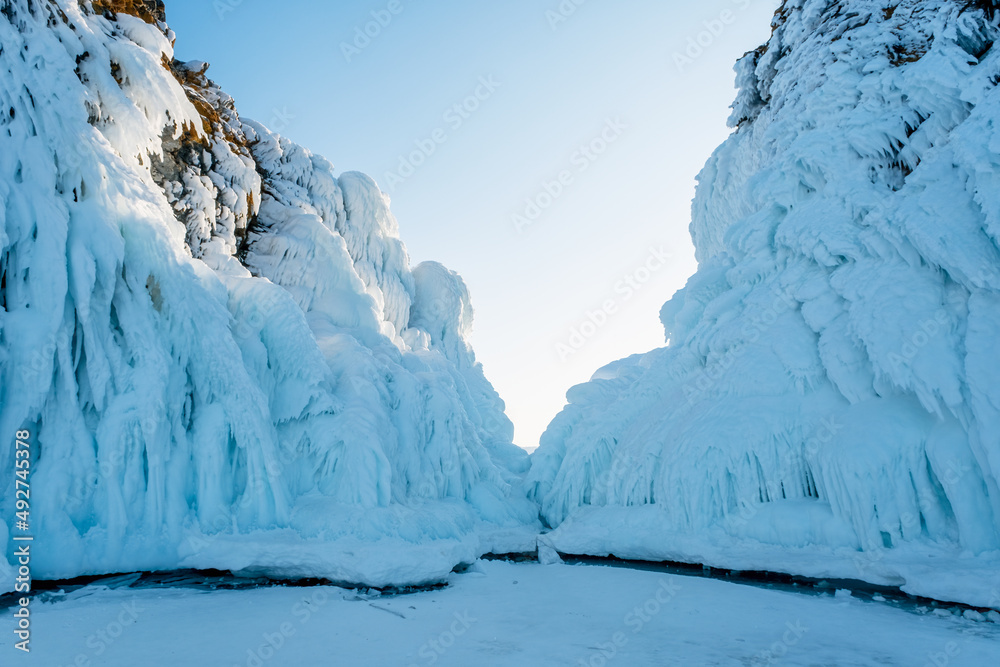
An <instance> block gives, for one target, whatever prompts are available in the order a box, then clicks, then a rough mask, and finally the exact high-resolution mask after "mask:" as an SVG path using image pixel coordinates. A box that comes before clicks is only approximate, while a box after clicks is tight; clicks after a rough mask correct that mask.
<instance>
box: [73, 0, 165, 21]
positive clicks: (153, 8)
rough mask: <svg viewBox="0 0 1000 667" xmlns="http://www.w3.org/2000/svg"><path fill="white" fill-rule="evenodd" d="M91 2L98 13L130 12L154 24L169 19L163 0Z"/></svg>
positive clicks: (95, 0) (107, 0) (100, 0)
mask: <svg viewBox="0 0 1000 667" xmlns="http://www.w3.org/2000/svg"><path fill="white" fill-rule="evenodd" d="M80 4H84V0H81V3H80ZM91 4H92V6H93V9H94V11H95V12H96V13H98V14H102V13H105V12H111V13H112V14H130V15H132V16H138V17H139V18H141V19H142V20H143V21H145V22H146V23H152V24H153V25H156V24H157V23H165V22H166V20H167V12H166V8H165V7H164V5H163V0H93V1H92V3H91Z"/></svg>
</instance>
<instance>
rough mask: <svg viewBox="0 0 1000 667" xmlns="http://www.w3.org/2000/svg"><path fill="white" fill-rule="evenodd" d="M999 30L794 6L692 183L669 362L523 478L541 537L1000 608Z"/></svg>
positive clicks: (753, 59)
mask: <svg viewBox="0 0 1000 667" xmlns="http://www.w3.org/2000/svg"><path fill="white" fill-rule="evenodd" d="M998 25H1000V12H998V11H997V8H996V3H993V2H958V1H947V0H920V1H918V0H901V1H899V2H882V1H878V2H876V1H874V0H841V1H835V2H831V1H829V0H788V1H786V2H785V3H784V4H783V6H782V7H781V8H780V9H779V11H778V13H777V14H776V16H775V20H774V24H773V27H774V31H773V35H772V37H771V39H770V41H769V42H768V43H767V44H766V45H765V46H762V47H761V48H760V49H758V50H756V51H754V52H751V53H748V54H747V55H746V56H745V57H744V58H743V59H742V60H741V61H740V62H739V63H738V65H737V67H736V72H737V85H738V88H739V94H738V97H737V99H736V102H735V104H734V106H733V114H732V117H731V121H730V123H731V126H732V127H734V128H735V131H734V132H733V134H732V135H731V137H730V138H729V139H728V140H727V141H726V142H725V143H724V144H723V145H722V146H721V147H720V148H719V149H718V150H717V151H716V152H715V154H714V155H713V156H712V158H711V159H710V160H709V162H708V164H707V165H706V166H705V168H704V170H703V171H702V173H701V175H700V176H699V187H698V192H697V196H696V198H695V201H694V204H693V220H692V223H691V234H692V237H693V240H694V242H695V246H696V248H697V258H698V261H699V270H698V272H697V273H696V275H695V276H694V277H693V278H691V280H690V282H689V283H688V285H687V286H686V288H685V289H683V290H681V291H680V292H679V293H678V294H677V295H676V296H675V297H674V298H673V299H672V300H671V301H670V302H668V303H667V304H666V305H665V306H664V307H663V310H662V312H661V320H662V322H663V325H664V327H665V329H666V337H667V346H666V347H665V348H663V349H658V350H655V351H652V352H650V353H648V354H643V355H637V356H634V357H631V358H628V359H625V360H622V361H619V362H616V363H614V364H611V365H609V366H608V367H606V368H604V369H602V370H600V371H598V373H597V374H596V375H595V376H594V377H593V379H592V380H591V382H589V383H587V384H584V385H581V386H578V387H575V388H574V389H572V390H571V391H570V392H569V394H568V400H569V405H568V406H567V407H566V408H565V409H564V410H563V412H562V413H561V414H559V415H558V416H557V417H556V419H555V420H554V421H553V422H552V424H551V425H550V426H549V428H548V430H547V432H546V433H545V435H544V436H543V438H542V441H541V447H540V448H539V450H538V451H537V453H536V454H535V455H534V457H533V469H532V472H531V475H530V481H531V493H532V494H533V496H534V497H535V498H536V499H537V500H538V501H539V502H540V503H541V505H542V511H543V516H544V518H545V520H546V521H547V522H548V523H549V524H550V525H551V526H553V527H557V529H556V530H555V531H554V532H553V533H551V534H550V535H548V536H546V538H545V540H546V541H547V542H549V543H550V544H552V545H554V546H555V547H556V548H557V549H558V550H560V551H563V552H570V553H573V552H575V553H588V554H609V553H613V554H616V555H618V556H622V557H633V558H647V559H675V560H684V561H691V562H704V563H710V564H712V565H717V566H723V567H732V568H737V569H765V570H781V571H787V572H793V573H800V574H805V575H815V576H824V577H825V576H840V577H850V578H861V579H867V580H870V581H873V582H877V583H890V584H897V585H902V586H903V587H904V588H905V589H906V590H909V591H911V592H916V593H922V594H926V595H931V596H937V597H943V598H947V597H950V598H957V599H959V600H964V601H967V602H970V603H974V604H981V605H992V606H996V607H1000V580H998V579H997V576H998V575H997V572H998V571H1000V551H998V549H1000V352H998V350H997V343H998V341H1000V89H998V87H997V84H998V82H1000V49H998V48H997V47H994V46H993V44H994V41H995V40H996V39H997V37H998V35H1000V30H998Z"/></svg>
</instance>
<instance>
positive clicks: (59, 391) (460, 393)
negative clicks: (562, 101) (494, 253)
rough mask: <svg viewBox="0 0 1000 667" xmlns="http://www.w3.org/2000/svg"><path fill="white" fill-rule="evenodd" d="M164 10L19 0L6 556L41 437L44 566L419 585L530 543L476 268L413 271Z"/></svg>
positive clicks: (365, 200) (3, 123)
mask: <svg viewBox="0 0 1000 667" xmlns="http://www.w3.org/2000/svg"><path fill="white" fill-rule="evenodd" d="M164 20H165V19H164V15H163V4H162V3H159V2H152V1H144V2H123V1H121V2H119V1H101V2H98V1H97V0H95V1H94V2H93V4H91V3H90V2H77V1H76V0H57V1H43V2H38V1H29V0H2V1H0V109H2V114H0V275H2V281H3V282H2V286H0V406H2V412H0V433H3V434H6V435H4V436H3V437H4V438H5V443H6V444H5V445H4V446H3V447H2V448H0V471H5V472H4V474H3V476H2V477H0V514H2V517H3V521H2V522H0V548H4V547H6V551H5V553H7V554H8V555H9V554H10V551H11V550H12V542H11V541H10V537H12V536H13V534H15V530H14V528H15V526H14V523H13V521H14V512H15V507H14V475H13V470H14V447H13V443H12V438H13V434H14V433H15V431H16V430H18V429H22V428H23V429H27V430H29V431H30V432H31V443H32V449H33V455H32V463H33V466H32V470H33V474H32V477H31V529H30V534H32V535H33V536H34V538H35V542H34V546H33V552H34V555H33V560H32V569H33V575H34V576H35V577H36V578H61V577H72V576H76V575H83V574H93V573H106V572H117V571H134V570H150V569H169V568H182V567H193V568H221V569H234V570H246V571H255V572H265V573H268V574H271V575H275V576H300V575H307V576H316V577H328V578H330V579H335V580H339V581H349V582H355V583H360V584H366V585H376V586H383V585H406V584H419V583H424V582H427V581H437V580H440V579H441V577H443V576H444V575H446V574H447V573H448V572H449V571H450V570H451V569H452V567H453V566H454V565H455V564H456V563H459V562H462V561H468V560H470V559H473V558H475V557H477V556H478V555H480V554H481V553H483V552H485V551H490V550H501V551H502V550H507V549H521V548H523V547H524V546H525V545H524V544H522V542H525V541H526V542H527V544H533V538H532V537H531V536H532V534H533V533H532V532H531V529H530V528H529V527H528V526H529V525H530V524H532V523H533V522H534V521H535V520H536V516H537V510H536V508H535V507H534V505H533V504H532V503H530V502H529V501H528V500H527V499H526V498H525V497H524V494H523V491H520V492H519V489H520V488H521V487H520V486H519V484H520V477H519V475H521V474H522V473H524V472H525V470H526V469H527V467H528V461H527V457H526V455H525V454H523V452H522V450H520V449H519V448H517V447H515V446H514V445H513V444H512V443H511V439H512V436H513V427H512V425H511V423H510V421H509V420H508V419H507V417H506V416H505V415H504V405H503V402H502V401H501V400H500V398H499V396H498V395H497V394H496V392H495V391H494V390H493V388H492V387H491V386H490V384H489V383H488V382H487V380H486V378H485V377H484V375H483V372H482V368H481V366H480V365H478V364H477V363H476V361H475V356H474V354H473V352H472V350H471V348H470V347H469V345H468V343H467V342H466V340H467V338H466V337H467V334H468V331H469V328H470V326H471V322H472V308H471V305H470V300H469V294H468V290H467V289H466V287H465V285H464V283H463V282H462V280H461V279H460V278H459V277H458V276H457V275H456V274H454V273H452V272H450V271H448V270H447V269H445V268H444V267H442V266H440V265H438V264H433V263H430V264H424V265H421V266H419V267H417V268H416V269H414V270H412V271H411V270H410V268H409V266H408V258H407V255H406V252H405V249H404V247H403V245H402V243H401V242H400V241H399V239H398V238H397V226H396V221H395V219H394V218H393V216H392V215H391V213H390V212H389V208H388V201H387V198H386V197H385V196H384V195H383V194H382V193H381V192H380V191H379V189H378V187H377V186H376V184H375V183H374V182H373V181H372V180H371V179H370V178H368V177H366V176H364V175H361V174H356V173H346V174H343V175H341V176H340V177H334V175H333V167H332V165H331V164H330V163H328V162H327V161H326V160H324V159H323V158H321V157H319V156H317V155H313V154H312V153H310V152H309V151H307V150H305V149H303V148H301V147H300V146H297V145H295V144H293V143H291V142H290V141H288V140H286V139H284V138H281V137H279V136H277V135H276V134H274V133H272V132H271V131H269V130H268V129H267V128H265V127H264V126H262V125H260V124H258V123H254V122H251V121H248V120H243V119H240V117H239V115H238V114H237V112H236V110H235V106H234V104H233V100H232V99H231V98H229V97H228V96H227V95H226V94H225V93H224V92H223V91H221V90H220V89H219V88H218V87H217V86H215V85H214V84H213V83H212V82H211V81H210V80H208V79H207V78H206V76H205V71H206V69H207V65H205V64H204V63H200V62H190V63H181V62H179V61H177V60H175V59H174V57H173V49H172V45H173V34H172V33H171V32H170V30H169V29H168V28H167V26H166V24H165V23H164ZM4 524H6V525H4ZM16 534H18V535H23V534H25V533H24V532H23V531H17V532H16ZM10 576H11V575H10V570H9V567H8V563H7V562H6V561H5V560H4V559H3V558H0V591H2V590H10Z"/></svg>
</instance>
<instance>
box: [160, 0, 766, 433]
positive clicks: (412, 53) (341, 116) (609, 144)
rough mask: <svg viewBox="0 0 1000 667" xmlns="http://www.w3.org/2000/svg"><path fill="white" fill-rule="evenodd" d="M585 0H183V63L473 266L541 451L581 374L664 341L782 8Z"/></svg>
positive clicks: (496, 363) (484, 345)
mask: <svg viewBox="0 0 1000 667" xmlns="http://www.w3.org/2000/svg"><path fill="white" fill-rule="evenodd" d="M576 2H580V0H508V1H507V2H504V3H500V2H485V1H473V2H470V1H468V0H466V1H465V2H460V1H459V0H441V1H439V2H430V1H429V0H357V1H355V0H351V1H349V2H330V3H322V4H320V3H316V2H308V1H307V0H285V1H284V2H282V3H281V4H280V7H276V6H275V5H274V4H273V3H267V2H264V0H213V1H212V2H208V1H206V0H167V20H168V22H169V24H170V26H171V28H173V30H174V31H175V32H176V33H177V36H178V39H177V45H176V55H177V57H178V58H181V59H182V60H204V61H206V62H209V63H211V65H212V66H211V69H210V70H209V73H208V74H209V76H210V77H211V78H212V79H214V80H215V81H216V82H217V83H219V84H220V85H221V86H222V88H223V89H224V90H226V91H227V92H228V93H229V94H230V95H232V96H233V97H234V98H235V100H236V105H237V109H238V110H239V112H240V114H241V115H242V116H244V117H248V118H254V119H255V120H258V121H260V122H262V123H264V124H265V125H267V126H269V127H271V128H272V129H275V130H277V131H279V132H280V133H281V134H284V135H286V136H288V137H289V138H290V139H292V140H294V141H296V142H297V143H300V144H302V145H303V146H305V147H306V148H308V149H309V150H311V151H313V152H315V153H319V154H321V155H323V156H325V157H326V158H328V159H329V160H330V161H331V162H333V164H334V165H335V166H336V170H337V173H341V172H343V171H363V172H365V173H367V174H369V175H371V176H372V177H373V178H374V179H375V180H376V181H377V182H378V183H379V185H380V187H381V188H382V189H383V190H384V191H386V192H388V193H389V194H390V196H391V198H392V210H393V213H394V214H395V216H396V218H397V219H398V220H399V226H400V235H401V237H402V239H403V242H404V243H405V244H406V246H407V249H408V250H409V253H410V256H411V261H412V264H413V265H414V266H415V265H416V264H417V263H419V262H421V261H425V260H436V261H440V262H442V263H443V264H445V265H446V266H448V267H449V268H451V269H453V270H455V271H457V272H458V273H460V274H461V275H462V277H463V278H464V279H465V282H466V284H467V285H468V287H469V289H470V291H471V293H472V299H473V305H474V308H475V311H476V324H475V331H474V334H473V339H472V342H473V345H474V347H475V349H476V354H477V356H478V358H479V360H480V361H481V362H482V363H483V366H484V368H485V371H486V375H487V377H488V378H489V379H490V381H491V382H492V383H493V385H494V386H495V387H496V389H497V390H498V391H499V392H500V395H501V396H502V397H503V398H504V400H505V401H506V403H507V412H508V415H509V416H510V417H511V419H512V420H513V421H514V424H515V428H516V433H515V442H516V443H517V444H519V445H521V446H524V447H527V448H529V449H531V448H534V447H535V446H537V444H538V438H539V436H540V435H541V433H542V431H543V430H544V428H545V427H546V425H547V424H548V422H549V421H551V419H552V418H553V417H554V416H555V414H556V413H557V412H558V411H559V410H560V409H561V408H562V407H563V405H564V404H565V393H566V390H567V389H569V388H570V387H571V386H572V385H575V384H578V383H580V382H584V381H586V380H588V379H589V378H590V376H591V375H592V374H593V373H594V371H596V370H597V369H598V368H599V367H601V366H603V365H605V364H607V363H609V362H611V361H614V360H615V359H619V358H622V357H625V356H628V355H631V354H635V353H638V352H645V351H648V350H650V349H653V348H655V347H659V346H662V345H663V344H664V338H663V327H662V325H661V324H660V321H659V310H660V307H661V306H662V305H663V303H664V302H665V301H667V300H668V299H669V298H670V296H671V295H672V294H673V293H674V292H675V291H676V290H677V289H679V288H681V287H683V286H684V283H685V281H686V280H687V278H688V277H689V276H690V275H691V274H692V273H693V272H694V270H695V268H696V264H695V261H694V250H693V247H692V246H691V242H690V237H689V235H688V224H689V222H690V202H691V198H692V197H693V196H694V189H695V176H696V175H697V173H698V172H699V171H700V169H701V167H702V165H703V164H704V163H705V161H706V159H707V158H708V156H709V155H710V154H711V152H712V151H713V150H714V149H715V147H716V146H718V144H719V143H721V142H722V141H723V140H724V139H725V138H726V136H727V135H728V134H729V132H730V130H729V129H728V128H727V127H726V124H725V121H726V118H727V117H728V115H729V109H728V106H729V105H730V104H731V103H732V101H733V99H734V97H735V90H734V89H733V78H734V75H733V72H732V66H733V64H734V63H735V61H736V59H737V58H738V57H740V56H741V55H742V54H743V53H744V52H746V51H749V50H751V49H754V48H756V47H757V46H758V45H760V44H762V43H763V42H764V41H765V40H766V39H767V38H768V36H769V34H770V19H771V16H772V15H773V13H774V10H775V9H776V8H777V6H778V4H779V2H778V0H708V1H705V2H698V3H681V2H672V1H666V2H655V1H654V0H619V1H617V2H611V1H610V0H583V1H582V2H580V4H579V5H577V4H576ZM317 5H319V6H317ZM560 8H562V9H563V11H562V12H561V11H560ZM570 9H572V10H573V11H572V12H570V11H569V10H570ZM366 30H367V33H368V34H367V35H366V34H365V32H366ZM699 42H700V44H699ZM456 105H457V106H456Z"/></svg>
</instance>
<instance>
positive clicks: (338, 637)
mask: <svg viewBox="0 0 1000 667" xmlns="http://www.w3.org/2000/svg"><path fill="white" fill-rule="evenodd" d="M32 610H33V617H34V625H33V629H34V633H33V638H32V654H31V656H30V658H29V657H27V656H24V658H23V659H22V658H21V657H20V656H18V655H16V651H13V648H12V646H11V643H12V640H11V637H12V634H11V632H10V630H9V627H10V625H11V617H10V614H7V613H4V614H3V621H2V624H0V625H2V627H0V655H3V656H4V662H3V664H4V665H7V664H11V665H15V664H31V665H45V666H46V667H49V666H64V665H88V664H89V665H101V666H102V667H115V666H122V667H134V666H135V665H143V666H145V667H157V666H159V665H170V666H173V665H190V666H198V665H206V666H208V665H211V666H212V667H221V666H225V667H230V666H233V667H236V666H240V667H244V666H245V667H263V666H265V665H266V666H268V667H270V666H277V665H295V666H296V667H312V666H314V665H316V666H318V665H384V666H387V667H391V666H395V665H402V666H409V665H463V666H465V665H518V666H521V665H570V666H574V667H579V666H580V665H591V666H594V667H598V666H601V665H623V666H625V665H685V666H687V665H738V666H748V665H750V666H752V665H778V664H780V665H879V666H884V665H900V666H905V667H920V666H923V665H936V666H938V667H942V666H944V665H953V666H961V665H967V666H976V667H979V666H985V665H996V664H1000V625H998V624H996V623H992V622H989V621H986V620H973V619H970V618H963V617H959V616H956V615H953V614H951V613H950V612H947V611H944V610H938V611H936V612H932V611H929V610H925V611H920V610H904V609H899V608H894V607H893V606H891V605H890V604H889V603H881V602H865V601H862V600H859V599H857V598H853V597H851V596H850V595H849V594H848V593H846V592H839V593H837V594H836V595H834V594H833V593H832V592H831V594H829V595H825V596H814V595H805V594H799V593H791V592H783V591H774V590H765V589H763V588H755V587H750V586H743V585H738V584H732V583H728V582H724V581H716V580H710V579H701V578H692V577H684V576H674V575H669V574H665V573H660V572H648V571H639V570H629V569H618V568H611V567H593V566H570V565H549V566H545V565H538V564H512V563H503V562H478V563H476V564H475V566H474V567H473V569H472V570H471V571H469V572H467V573H465V574H455V575H452V576H451V580H450V586H449V587H447V588H445V589H440V590H433V591H428V592H421V593H416V594H412V595H401V596H394V597H388V596H385V597H380V596H378V595H377V594H374V595H371V594H367V593H365V592H356V591H349V590H344V589H339V588H331V587H318V588H284V587H279V588H265V589H255V590H245V591H214V592H208V591H203V590H190V589H188V590H185V589H178V588H170V589H144V590H134V589H129V588H117V589H113V588H109V587H107V586H100V585H98V584H94V585H91V586H89V587H87V588H84V589H79V590H77V591H75V592H72V593H69V594H67V595H65V596H56V597H54V598H52V600H51V601H49V602H44V603H43V602H40V601H36V602H35V603H34V605H33V607H32ZM12 654H14V655H13V657H9V656H12ZM8 661H9V662H8Z"/></svg>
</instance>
